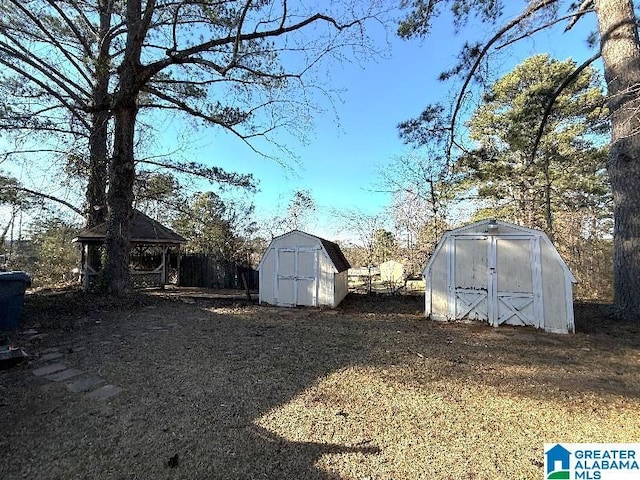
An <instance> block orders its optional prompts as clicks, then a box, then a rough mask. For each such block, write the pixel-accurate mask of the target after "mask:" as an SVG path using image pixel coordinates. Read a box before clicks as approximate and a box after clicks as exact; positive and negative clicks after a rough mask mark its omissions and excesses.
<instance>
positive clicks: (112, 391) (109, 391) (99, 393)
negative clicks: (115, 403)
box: [87, 384, 124, 400]
mask: <svg viewBox="0 0 640 480" xmlns="http://www.w3.org/2000/svg"><path fill="white" fill-rule="evenodd" d="M122 391H124V388H121V387H116V386H115V385H111V384H109V385H103V386H102V387H100V388H98V389H97V390H94V391H93V392H91V393H88V394H87V397H89V398H95V399H97V400H107V399H108V398H111V397H115V396H116V395H118V394H119V393H120V392H122Z"/></svg>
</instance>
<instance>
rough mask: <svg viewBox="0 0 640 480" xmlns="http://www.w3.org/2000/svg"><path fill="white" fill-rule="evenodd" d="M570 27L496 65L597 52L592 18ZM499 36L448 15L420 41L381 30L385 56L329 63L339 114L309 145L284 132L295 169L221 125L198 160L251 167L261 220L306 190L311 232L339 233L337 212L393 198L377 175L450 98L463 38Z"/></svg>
mask: <svg viewBox="0 0 640 480" xmlns="http://www.w3.org/2000/svg"><path fill="white" fill-rule="evenodd" d="M563 28H564V24H562V25H561V27H560V28H557V29H555V30H553V31H548V32H543V33H541V34H538V35H537V36H536V37H535V38H533V39H528V40H525V41H523V42H520V43H519V44H518V45H517V48H514V49H512V50H511V51H510V52H509V53H508V54H505V55H502V56H501V58H498V59H497V61H496V62H495V63H494V64H493V66H494V68H495V72H496V74H497V75H498V76H499V75H501V74H504V73H506V72H507V71H509V70H510V69H511V68H513V67H514V66H515V65H516V64H518V63H520V62H521V61H522V60H524V59H525V58H526V57H527V56H529V55H532V54H534V53H549V54H551V55H552V56H554V57H556V58H558V59H561V60H564V59H566V58H569V57H572V58H573V59H574V60H576V61H578V62H580V61H582V60H584V59H586V58H587V57H588V56H590V55H591V54H592V53H590V52H588V51H587V50H586V48H585V47H586V42H585V39H586V37H587V33H588V32H589V31H591V30H593V29H595V23H594V21H593V19H587V21H586V22H583V23H582V24H581V25H579V28H576V29H575V31H572V32H569V33H568V34H562V29H563ZM491 32H492V27H491V26H490V25H473V24H470V25H469V26H468V28H465V30H464V32H463V34H459V35H454V33H453V27H452V23H451V22H450V21H449V19H447V18H445V17H441V18H440V19H439V20H438V22H437V23H436V25H435V26H434V28H433V31H432V34H431V35H430V36H429V37H428V38H426V39H422V40H420V39H417V40H409V41H406V40H401V39H399V38H397V37H395V35H394V33H395V32H394V31H392V32H390V33H391V35H390V36H389V37H385V36H384V32H383V31H382V30H379V31H378V32H376V34H377V35H379V37H378V38H377V40H378V42H379V45H380V46H382V45H384V42H385V41H389V46H390V49H389V50H388V51H387V53H386V54H385V55H384V58H379V59H377V60H375V61H370V62H367V63H365V64H358V63H343V64H334V65H332V66H331V69H330V74H331V77H330V78H331V84H330V86H331V87H333V88H335V89H340V90H343V92H342V94H341V95H340V96H339V99H338V100H337V101H336V102H335V104H334V106H335V109H336V111H335V114H334V112H332V111H331V108H330V107H329V106H328V105H327V104H326V103H325V106H326V107H327V112H326V113H323V114H320V115H318V116H316V118H315V121H314V128H313V131H312V132H311V134H310V140H309V142H308V143H306V144H302V143H300V142H297V141H295V140H294V139H291V138H289V137H287V136H286V134H285V133H284V132H283V137H282V138H283V139H284V141H285V142H286V143H287V146H288V147H289V148H291V149H292V150H293V151H294V152H295V154H296V156H297V157H298V159H299V163H298V164H296V163H294V162H289V164H290V166H291V170H289V169H286V168H283V167H282V166H281V165H279V164H278V163H277V162H274V161H272V160H267V159H264V158H261V157H260V156H259V155H257V154H255V153H254V152H252V151H251V150H250V149H249V148H248V147H246V146H244V145H243V144H242V143H241V142H239V141H238V140H237V139H236V138H234V137H232V136H231V135H228V134H225V133H223V132H221V131H220V130H219V129H214V128H212V129H207V130H204V131H200V133H199V135H200V141H199V142H198V143H199V144H200V145H203V146H204V147H203V148H202V149H200V150H199V151H196V152H195V155H196V159H199V160H203V161H211V160H213V162H215V164H216V165H218V166H221V167H223V168H226V169H229V170H232V171H237V172H242V173H252V174H253V175H254V176H255V177H256V178H257V179H258V180H259V182H260V186H259V188H260V191H259V193H258V194H256V196H255V198H254V201H255V204H256V207H257V212H258V215H259V216H266V217H268V216H270V215H274V214H276V213H279V212H282V209H284V208H285V207H286V203H287V201H288V199H289V198H290V197H291V194H292V193H293V192H294V191H295V190H296V189H308V190H309V191H310V192H311V194H312V196H313V198H314V200H315V201H316V203H317V205H318V210H317V215H316V216H317V218H316V221H315V222H312V223H311V225H310V227H309V228H310V230H312V231H313V233H317V234H321V235H325V236H327V237H329V238H336V237H338V236H340V235H338V234H337V233H336V228H337V227H336V225H335V219H334V218H331V216H330V212H331V211H333V210H336V209H338V210H339V209H344V208H349V209H351V208H358V209H361V210H363V211H365V212H368V213H375V212H378V211H380V210H382V209H383V208H384V207H385V206H386V205H388V204H389V202H390V195H389V194H386V193H383V192H379V191H376V190H379V188H377V185H376V183H377V182H376V179H377V172H378V171H379V169H381V168H384V165H385V164H387V163H389V161H390V160H391V159H392V158H393V157H394V156H398V155H402V154H403V153H407V152H408V151H409V150H410V148H409V147H408V146H406V145H404V144H403V143H402V141H401V140H400V138H399V136H398V130H397V128H396V126H397V124H398V123H399V122H401V121H403V120H406V119H409V118H412V117H415V116H417V115H418V114H419V113H420V112H421V111H422V109H423V108H424V107H425V106H426V105H427V104H428V103H430V102H435V101H438V100H440V99H442V98H446V97H447V95H448V94H449V93H450V91H451V89H452V88H455V84H452V83H443V82H440V81H438V80H437V77H438V74H439V73H440V72H441V71H443V70H446V69H447V68H449V67H451V66H452V65H454V64H455V61H456V56H457V54H458V53H459V49H460V46H461V45H462V44H463V42H464V40H465V39H478V38H487V36H488V35H490V34H491ZM336 114H337V117H338V118H336ZM212 152H215V153H212ZM278 209H279V210H278Z"/></svg>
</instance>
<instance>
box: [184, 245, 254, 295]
mask: <svg viewBox="0 0 640 480" xmlns="http://www.w3.org/2000/svg"><path fill="white" fill-rule="evenodd" d="M243 274H244V276H245V279H246V282H247V283H248V285H249V289H250V290H257V289H258V272H257V270H254V269H252V268H251V267H247V266H244V265H238V264H237V263H234V262H229V261H226V260H220V259H219V258H216V257H215V256H214V255H209V254H206V253H187V254H184V255H183V256H182V258H181V260H180V285H181V286H183V287H203V288H234V289H244V288H245V285H244V283H243V280H242V275H243Z"/></svg>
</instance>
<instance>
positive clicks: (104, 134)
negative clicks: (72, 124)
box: [85, 2, 112, 270]
mask: <svg viewBox="0 0 640 480" xmlns="http://www.w3.org/2000/svg"><path fill="white" fill-rule="evenodd" d="M99 9H100V27H99V30H98V39H99V42H98V44H99V46H98V52H97V56H96V66H95V73H94V87H93V98H92V103H93V108H94V109H95V110H94V112H93V115H92V118H91V133H90V135H89V179H88V182H87V191H86V197H85V198H86V206H87V212H86V222H87V223H86V226H87V228H91V227H95V226H96V225H100V224H101V223H103V222H104V221H106V219H107V176H108V168H109V158H108V148H107V142H108V139H109V119H110V118H111V112H110V111H109V107H110V105H109V103H110V97H109V78H110V75H111V72H110V71H109V69H110V65H109V62H110V55H109V47H110V44H111V42H109V40H108V39H109V30H110V29H111V9H112V2H100V3H99ZM86 262H87V264H88V265H90V266H91V267H92V268H94V269H96V270H99V269H101V268H102V259H101V255H100V249H99V248H98V246H97V245H93V244H89V245H88V246H87V258H86Z"/></svg>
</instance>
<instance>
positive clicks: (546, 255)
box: [424, 220, 576, 333]
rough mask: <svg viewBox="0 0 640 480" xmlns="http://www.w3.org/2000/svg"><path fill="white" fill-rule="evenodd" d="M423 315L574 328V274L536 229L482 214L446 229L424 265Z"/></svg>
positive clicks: (562, 329) (557, 329)
mask: <svg viewBox="0 0 640 480" xmlns="http://www.w3.org/2000/svg"><path fill="white" fill-rule="evenodd" d="M424 278H425V315H426V316H427V317H429V318H432V319H434V320H464V319H470V320H480V321H485V322H488V323H489V324H490V325H493V326H495V327H497V326H498V325H501V324H509V325H531V326H533V327H536V328H542V329H544V330H545V331H547V332H555V333H568V332H574V331H575V329H574V321H573V284H574V283H576V279H575V277H574V276H573V274H572V273H571V272H570V271H569V268H568V267H567V265H566V263H564V261H563V260H562V258H561V257H560V254H559V253H558V251H557V250H556V248H555V247H554V246H553V244H552V243H551V241H550V240H549V237H547V235H546V234H545V233H544V232H541V231H540V230H534V229H531V228H525V227H521V226H519V225H515V224H512V223H507V222H503V221H497V220H482V221H479V222H475V223H472V224H470V225H467V226H464V227H461V228H457V229H454V230H450V231H448V232H446V233H445V234H444V235H443V236H442V239H441V240H440V242H439V243H438V246H437V247H436V249H435V251H434V253H433V255H432V256H431V259H430V260H429V262H428V263H427V266H426V267H425V269H424Z"/></svg>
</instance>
